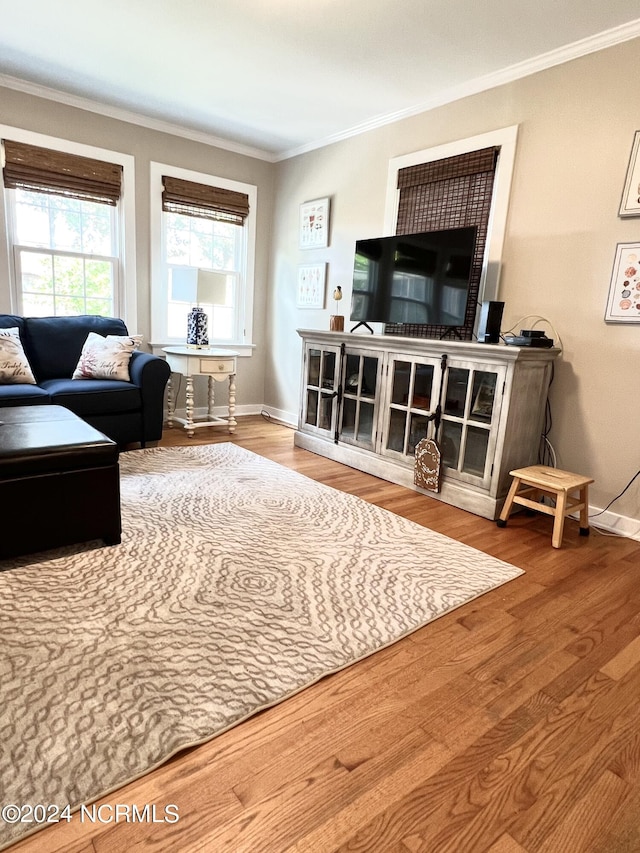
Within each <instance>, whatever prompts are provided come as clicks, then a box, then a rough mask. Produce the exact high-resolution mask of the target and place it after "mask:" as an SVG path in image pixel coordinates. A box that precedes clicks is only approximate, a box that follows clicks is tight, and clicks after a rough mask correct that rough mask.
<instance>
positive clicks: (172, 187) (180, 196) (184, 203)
mask: <svg viewBox="0 0 640 853" xmlns="http://www.w3.org/2000/svg"><path fill="white" fill-rule="evenodd" d="M162 209H163V211H165V213H182V214H184V215H185V216H198V217H200V218H202V219H213V220H216V221H218V222H230V223H232V224H234V225H242V224H243V223H244V221H245V219H246V218H247V216H248V215H249V196H248V195H247V194H246V193H241V192H237V191H236V190H226V189H222V188H221V187H211V186H208V185H207V184H199V183H196V182H195V181H185V180H183V179H182V178H172V177H170V176H169V175H163V177H162Z"/></svg>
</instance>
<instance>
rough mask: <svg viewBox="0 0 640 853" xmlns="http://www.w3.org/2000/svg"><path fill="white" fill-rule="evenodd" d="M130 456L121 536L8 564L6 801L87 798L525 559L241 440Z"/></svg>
mask: <svg viewBox="0 0 640 853" xmlns="http://www.w3.org/2000/svg"><path fill="white" fill-rule="evenodd" d="M121 472H122V504H123V528H124V530H123V539H122V544H121V545H117V546H114V547H110V548H107V547H104V548H95V547H83V548H79V549H78V548H76V549H73V548H67V549H64V550H60V551H57V552H55V553H54V554H53V558H52V559H46V560H41V561H38V562H34V561H33V559H28V558H23V559H21V560H13V561H11V562H9V561H7V562H4V563H0V566H1V567H2V568H3V569H5V571H3V572H0V691H1V697H0V790H1V791H2V798H1V799H2V800H3V802H4V804H7V803H8V804H31V805H36V804H55V805H57V806H59V807H60V808H62V807H63V806H64V805H65V804H67V803H69V804H70V805H71V807H72V808H77V807H79V806H80V804H82V803H88V802H91V801H92V800H95V799H97V798H98V797H100V796H102V795H104V794H106V793H108V792H110V791H113V790H115V789H117V788H119V787H121V786H122V785H124V784H125V783H127V782H129V781H131V780H133V779H135V778H137V777H139V776H141V775H143V774H144V773H146V772H148V771H149V770H151V769H152V768H154V767H156V766H158V765H160V764H162V763H163V762H164V761H166V759H167V758H169V757H170V756H171V755H173V754H174V753H176V752H177V751H179V750H180V749H182V748H184V747H186V746H189V745H193V744H198V743H202V742H204V741H207V740H209V739H210V738H212V737H214V736H215V735H217V734H220V733H221V732H223V731H225V730H226V729H228V728H230V727H231V726H233V725H235V724H237V723H238V722H240V721H241V720H244V719H246V718H247V717H249V716H251V715H252V714H255V713H256V712H257V711H258V710H260V709H262V708H266V707H268V706H270V705H274V704H276V703H277V702H279V701H281V700H282V699H284V698H286V697H287V696H291V695H292V694H293V693H296V692H297V691H299V690H301V689H302V688H304V687H306V686H308V685H310V684H312V683H313V682H315V681H317V680H318V679H320V678H322V677H323V676H325V675H327V674H329V673H332V672H336V671H337V670H339V669H342V668H343V667H345V666H348V665H349V664H351V663H353V662H354V661H357V660H360V659H362V658H364V657H366V656H367V655H370V654H372V653H373V652H375V651H376V650H379V649H381V648H383V647H384V646H387V645H389V644H390V643H393V642H395V641H397V640H398V639H400V638H401V637H403V636H405V635H406V634H409V633H410V632H412V631H414V630H416V629H417V628H419V627H420V626H422V625H424V624H425V623H427V622H430V621H431V620H433V619H435V618H437V617H438V616H441V615H442V614H443V613H446V612H447V611H449V610H452V609H453V608H455V607H459V606H460V605H461V604H464V603H465V602H468V601H470V600H472V599H473V598H476V597H477V596H479V595H481V594H483V593H485V592H487V591H488V590H490V589H493V588H495V587H497V586H499V585H500V584H503V583H505V582H506V581H508V580H510V579H512V578H515V577H516V576H518V575H519V574H521V570H520V569H518V568H515V567H514V566H511V565H508V564H506V563H503V562H501V561H499V560H496V559H493V558H492V557H490V556H487V555H486V554H483V553H481V552H480V551H476V550H474V549H472V548H469V547H467V546H465V545H462V544H460V543H458V542H455V541H454V540H452V539H448V538H446V537H444V536H442V535H440V534H438V533H434V532H433V531H430V530H428V529H426V528H423V527H420V526H419V525H416V524H414V523H413V522H410V521H407V520H406V519H403V518H401V517H399V516H396V515H393V514H392V513H390V512H387V511H385V510H382V509H380V508H378V507H375V506H373V505H371V504H368V503H366V502H365V501H363V500H360V499H359V498H356V497H353V496H351V495H347V494H344V493H342V492H339V491H337V490H335V489H332V488H329V487H328V486H325V485H322V484H320V483H316V482H314V481H313V480H310V479H308V478H307V477H304V476H302V475H301V474H298V473H296V472H294V471H291V470H289V469H287V468H284V467H282V466H281V465H278V464H276V463H275V462H271V461H269V460H267V459H264V458H262V457H260V456H257V455H255V454H253V453H250V452H249V451H246V450H243V449H241V448H238V447H236V446H235V445H233V444H228V443H225V444H216V445H212V446H208V447H181V448H172V449H162V448H154V449H149V450H140V451H133V452H130V453H127V454H123V455H122V456H121ZM48 556H51V555H48ZM8 817H9V819H11V818H12V816H11V814H9V815H8ZM14 817H15V815H14ZM33 828H34V825H33V824H23V823H7V822H3V821H0V848H1V847H4V846H6V845H8V844H10V843H12V842H14V841H15V840H17V839H18V838H19V837H21V835H24V834H26V832H29V831H32V830H33ZM36 828H37V827H36Z"/></svg>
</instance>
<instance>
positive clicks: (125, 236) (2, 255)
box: [0, 125, 138, 334]
mask: <svg viewBox="0 0 640 853" xmlns="http://www.w3.org/2000/svg"><path fill="white" fill-rule="evenodd" d="M0 139H13V140H15V141H16V142H24V143H25V144H27V145H38V146H40V147H41V148H51V149H53V150H55V151H64V152H66V153H67V154H78V155H79V156H81V157H93V158H94V159H95V160H105V161H107V162H109V163H116V164H118V165H119V166H122V194H121V196H120V201H119V203H118V208H117V210H118V213H117V215H118V219H119V226H120V227H119V235H118V245H119V249H118V253H119V256H120V275H119V276H118V294H117V301H118V304H119V308H118V309H116V310H117V312H118V313H119V314H120V315H121V319H122V320H124V322H125V323H126V325H127V328H128V329H129V332H130V333H131V334H136V333H137V326H138V288H137V285H136V241H135V236H136V212H135V160H134V158H133V157H132V156H131V155H130V154H122V153H120V152H119V151H110V150H109V149H107V148H97V147H96V146H94V145H84V144H83V143H80V142H72V141H70V140H68V139H59V138H58V137H55V136H46V135H45V134H43V133H34V132H33V131H30V130H23V129H22V128H19V127H9V126H8V125H0ZM2 165H4V164H2ZM5 195H6V191H5V188H4V184H3V182H2V181H1V180H0V229H2V231H3V233H4V235H5V239H4V240H0V272H1V273H3V274H2V275H0V309H2V310H3V311H4V312H6V313H11V314H16V313H18V312H17V305H18V283H17V281H16V280H15V269H14V264H13V252H12V247H11V244H10V240H9V230H8V224H9V223H8V217H7V199H6V198H5Z"/></svg>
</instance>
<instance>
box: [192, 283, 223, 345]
mask: <svg viewBox="0 0 640 853" xmlns="http://www.w3.org/2000/svg"><path fill="white" fill-rule="evenodd" d="M195 296H196V300H195V301H196V304H195V306H194V307H193V308H192V309H191V311H190V312H189V317H188V320H187V346H193V347H208V346H209V336H208V331H207V323H208V317H207V313H206V311H205V310H204V308H202V307H201V305H202V304H203V303H204V304H205V305H226V304H227V275H226V273H223V272H214V271H213V270H198V271H197V279H196V294H195Z"/></svg>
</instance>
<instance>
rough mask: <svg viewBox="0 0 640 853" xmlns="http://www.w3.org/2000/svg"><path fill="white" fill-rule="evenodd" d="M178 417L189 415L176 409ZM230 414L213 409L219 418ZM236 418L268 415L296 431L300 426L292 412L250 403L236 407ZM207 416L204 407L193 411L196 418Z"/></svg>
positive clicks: (222, 407) (216, 407)
mask: <svg viewBox="0 0 640 853" xmlns="http://www.w3.org/2000/svg"><path fill="white" fill-rule="evenodd" d="M175 413H176V415H177V416H178V417H179V418H185V417H186V416H187V413H186V412H185V410H184V409H176V412H175ZM164 414H165V419H166V415H167V411H166V408H165V413H164ZM228 414H229V410H228V409H227V407H226V406H214V407H213V415H214V417H218V418H226V417H227V415H228ZM235 414H236V417H241V416H242V415H263V414H266V415H267V417H268V418H270V419H272V420H274V421H277V422H278V423H281V424H284V426H290V427H293V428H294V429H295V427H296V426H297V425H298V418H297V415H292V414H291V412H286V411H284V410H283V409H274V408H271V407H270V406H259V405H257V404H255V403H250V404H248V405H245V406H236V411H235ZM206 415H207V409H206V408H205V407H204V406H198V407H197V408H196V409H194V411H193V416H194V418H204V417H205V416H206Z"/></svg>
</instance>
